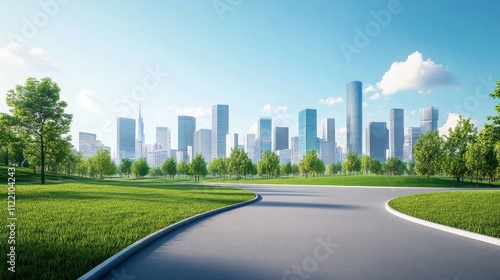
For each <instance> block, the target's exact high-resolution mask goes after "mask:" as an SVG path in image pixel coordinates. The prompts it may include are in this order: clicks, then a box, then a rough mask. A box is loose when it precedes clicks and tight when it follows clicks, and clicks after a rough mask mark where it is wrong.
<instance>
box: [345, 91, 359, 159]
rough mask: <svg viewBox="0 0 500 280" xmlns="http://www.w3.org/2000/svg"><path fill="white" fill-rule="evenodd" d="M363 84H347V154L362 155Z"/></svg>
mask: <svg viewBox="0 0 500 280" xmlns="http://www.w3.org/2000/svg"><path fill="white" fill-rule="evenodd" d="M362 91H363V84H362V83H361V82H360V81H353V82H350V83H348V84H347V90H346V99H347V101H346V104H347V110H346V112H347V116H346V127H347V153H356V154H357V155H361V154H362V153H363V147H362V142H363V139H362V133H363V131H362V122H363V111H362V110H363V99H362Z"/></svg>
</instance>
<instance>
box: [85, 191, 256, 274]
mask: <svg viewBox="0 0 500 280" xmlns="http://www.w3.org/2000/svg"><path fill="white" fill-rule="evenodd" d="M259 199H260V195H258V194H255V197H254V198H253V199H251V200H249V201H244V202H240V203H237V204H233V205H229V206H225V207H222V208H218V209H215V210H211V211H208V212H204V213H201V214H198V215H196V216H193V217H189V218H187V219H184V220H182V221H179V222H177V223H175V224H172V225H170V226H168V227H166V228H163V229H160V230H158V231H156V232H153V233H152V234H150V235H148V236H146V237H144V238H142V239H140V240H138V241H136V242H134V243H133V244H131V245H129V246H128V247H126V248H125V249H123V250H121V251H120V252H118V253H116V254H114V255H113V256H111V257H109V258H108V259H107V260H105V261H103V262H102V263H100V264H99V265H98V266H96V267H94V268H93V269H91V270H90V271H89V272H87V273H85V274H84V275H82V276H80V278H78V279H79V280H93V279H100V278H101V277H103V276H104V275H106V274H107V273H108V272H110V271H111V270H112V269H113V268H114V267H116V266H117V265H118V264H120V263H121V262H123V261H124V260H125V259H127V258H128V257H130V256H131V255H133V254H134V253H136V252H137V251H139V250H140V249H142V248H144V247H146V246H147V245H149V244H151V243H152V242H154V241H156V240H158V239H159V238H161V237H163V236H165V235H167V234H169V233H171V232H172V231H175V230H177V229H179V228H181V227H184V226H186V225H189V224H190V223H193V222H195V221H198V220H201V219H204V218H207V217H209V216H212V215H215V214H219V213H222V212H225V211H229V210H232V209H235V208H239V207H242V206H245V205H248V204H251V203H254V202H256V201H258V200H259Z"/></svg>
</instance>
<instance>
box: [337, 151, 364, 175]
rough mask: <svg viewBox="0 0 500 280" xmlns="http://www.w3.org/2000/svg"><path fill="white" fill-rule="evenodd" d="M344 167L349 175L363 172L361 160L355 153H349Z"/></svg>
mask: <svg viewBox="0 0 500 280" xmlns="http://www.w3.org/2000/svg"><path fill="white" fill-rule="evenodd" d="M342 167H344V169H345V171H346V172H349V174H352V173H354V172H360V171H361V159H360V158H359V156H358V155H357V154H355V153H349V154H348V155H347V156H346V159H345V161H344V163H343V164H342Z"/></svg>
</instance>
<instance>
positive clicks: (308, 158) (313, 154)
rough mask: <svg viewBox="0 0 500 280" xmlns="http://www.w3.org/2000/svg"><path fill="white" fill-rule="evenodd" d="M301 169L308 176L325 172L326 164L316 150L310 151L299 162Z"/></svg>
mask: <svg viewBox="0 0 500 280" xmlns="http://www.w3.org/2000/svg"><path fill="white" fill-rule="evenodd" d="M299 170H300V172H301V173H302V174H304V176H305V177H306V178H307V177H308V176H309V174H311V173H313V174H322V173H324V172H325V164H324V163H323V161H322V160H321V159H320V158H319V156H318V152H317V151H316V150H310V151H308V152H307V153H306V154H305V155H304V156H303V157H302V159H301V160H300V162H299Z"/></svg>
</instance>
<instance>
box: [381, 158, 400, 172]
mask: <svg viewBox="0 0 500 280" xmlns="http://www.w3.org/2000/svg"><path fill="white" fill-rule="evenodd" d="M385 168H386V171H387V173H388V175H403V173H404V170H405V165H404V163H403V162H402V161H401V160H400V159H399V158H396V157H390V158H388V159H387V161H386V162H385Z"/></svg>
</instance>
